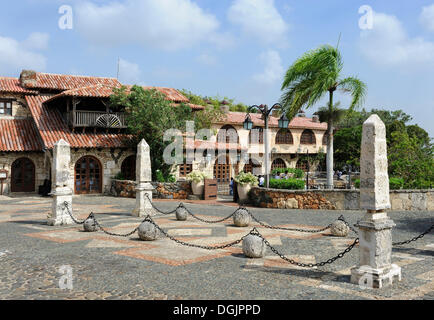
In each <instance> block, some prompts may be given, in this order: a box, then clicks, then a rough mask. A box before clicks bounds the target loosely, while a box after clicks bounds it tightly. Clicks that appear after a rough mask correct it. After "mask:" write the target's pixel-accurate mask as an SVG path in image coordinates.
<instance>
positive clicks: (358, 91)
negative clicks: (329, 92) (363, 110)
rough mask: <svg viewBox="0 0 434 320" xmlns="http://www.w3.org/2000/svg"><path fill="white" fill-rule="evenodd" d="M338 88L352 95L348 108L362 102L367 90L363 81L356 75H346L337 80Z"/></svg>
mask: <svg viewBox="0 0 434 320" xmlns="http://www.w3.org/2000/svg"><path fill="white" fill-rule="evenodd" d="M338 88H339V90H341V91H343V92H348V93H350V94H351V95H352V97H353V100H352V101H351V105H350V108H349V110H353V109H354V108H357V107H359V106H361V105H362V104H363V102H364V100H365V96H366V90H367V89H366V84H365V83H364V82H363V81H361V80H359V79H358V78H356V77H347V78H345V79H342V80H340V81H339V83H338Z"/></svg>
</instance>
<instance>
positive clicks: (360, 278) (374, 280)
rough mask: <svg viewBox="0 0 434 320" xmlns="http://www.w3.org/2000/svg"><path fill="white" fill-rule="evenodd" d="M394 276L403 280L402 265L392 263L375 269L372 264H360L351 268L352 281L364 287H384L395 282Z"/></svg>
mask: <svg viewBox="0 0 434 320" xmlns="http://www.w3.org/2000/svg"><path fill="white" fill-rule="evenodd" d="M393 278H397V280H398V281H401V267H399V266H397V265H396V264H391V265H390V267H387V268H381V269H375V268H372V267H370V266H360V267H356V268H353V269H351V283H354V284H358V285H360V286H363V287H365V288H366V287H368V288H369V287H371V288H383V287H386V286H388V285H391V284H392V283H393Z"/></svg>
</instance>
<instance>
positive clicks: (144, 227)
mask: <svg viewBox="0 0 434 320" xmlns="http://www.w3.org/2000/svg"><path fill="white" fill-rule="evenodd" d="M137 231H138V234H139V238H140V239H141V240H145V241H154V240H156V239H157V238H158V235H159V232H158V229H157V228H156V227H155V226H154V225H153V224H152V223H151V222H149V221H144V222H142V223H141V224H140V226H139V229H138V230H137Z"/></svg>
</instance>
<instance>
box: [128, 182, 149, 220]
mask: <svg viewBox="0 0 434 320" xmlns="http://www.w3.org/2000/svg"><path fill="white" fill-rule="evenodd" d="M153 189H154V187H153V186H152V185H151V184H150V183H148V182H146V183H141V184H139V185H138V186H137V187H136V207H135V208H134V210H133V212H132V215H133V216H134V217H146V216H147V215H154V214H155V210H154V208H152V204H151V203H150V202H149V199H150V200H151V201H152V190H153ZM146 195H148V197H147V196H146ZM148 198H149V199H148Z"/></svg>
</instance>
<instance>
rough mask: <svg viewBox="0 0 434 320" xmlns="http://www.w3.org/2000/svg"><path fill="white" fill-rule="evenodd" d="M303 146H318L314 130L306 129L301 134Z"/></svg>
mask: <svg viewBox="0 0 434 320" xmlns="http://www.w3.org/2000/svg"><path fill="white" fill-rule="evenodd" d="M300 143H301V144H316V139H315V134H314V133H313V131H312V130H310V129H306V130H304V131H303V133H302V134H301V138H300Z"/></svg>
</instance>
